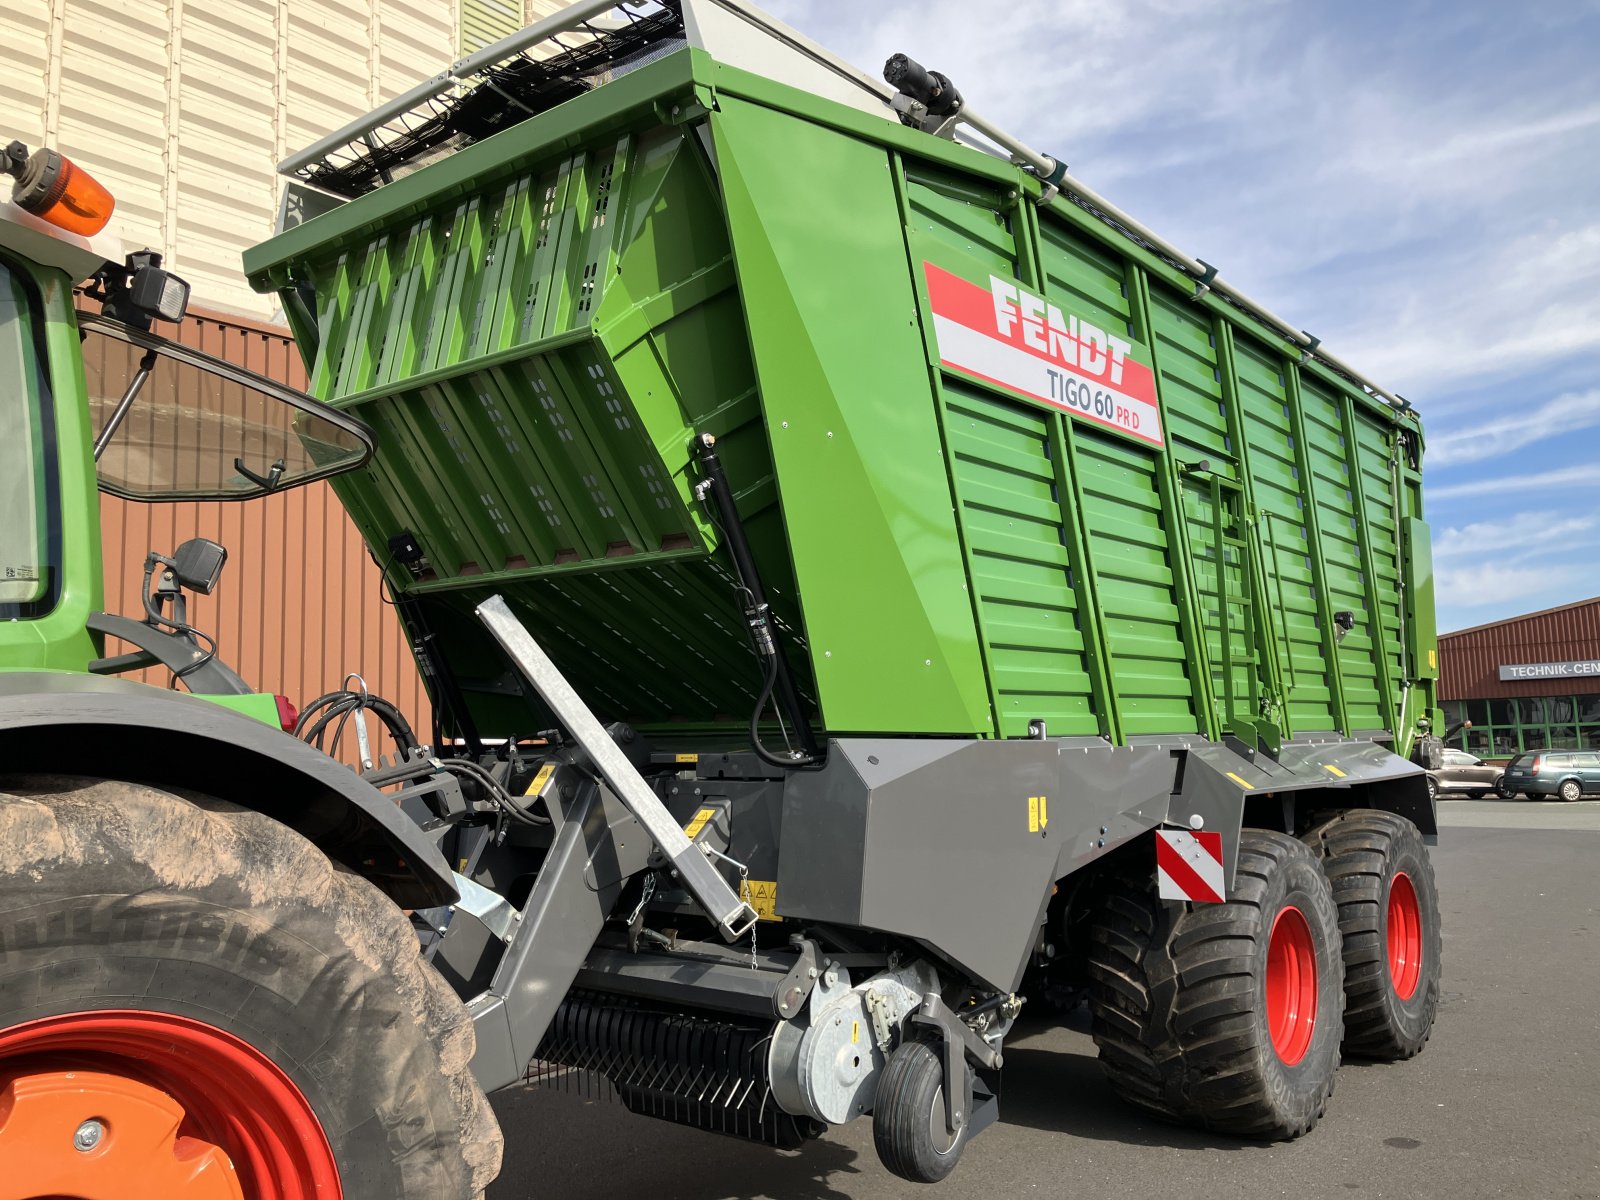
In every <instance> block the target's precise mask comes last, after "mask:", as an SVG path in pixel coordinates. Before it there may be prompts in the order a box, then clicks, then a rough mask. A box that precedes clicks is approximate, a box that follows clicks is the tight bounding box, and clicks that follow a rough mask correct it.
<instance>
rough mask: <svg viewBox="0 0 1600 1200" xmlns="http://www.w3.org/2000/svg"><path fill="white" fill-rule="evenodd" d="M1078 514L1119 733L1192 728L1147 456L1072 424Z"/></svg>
mask: <svg viewBox="0 0 1600 1200" xmlns="http://www.w3.org/2000/svg"><path fill="white" fill-rule="evenodd" d="M1075 438H1076V443H1077V460H1078V465H1079V475H1078V478H1077V486H1078V491H1079V495H1080V496H1081V497H1082V504H1083V522H1084V526H1085V528H1086V529H1087V531H1088V536H1089V544H1090V548H1091V553H1092V554H1093V557H1094V566H1095V591H1096V594H1097V595H1098V597H1099V601H1100V613H1101V617H1102V619H1103V620H1104V622H1105V628H1106V641H1107V643H1108V645H1109V648H1110V652H1111V660H1112V670H1113V673H1114V676H1115V678H1116V686H1117V702H1118V705H1119V707H1120V709H1121V715H1122V727H1123V730H1124V731H1125V732H1126V733H1129V734H1141V733H1194V732H1197V731H1198V730H1199V727H1200V726H1199V720H1198V717H1197V716H1196V714H1195V710H1194V685H1193V683H1192V682H1191V680H1190V678H1189V664H1188V662H1187V658H1186V655H1185V653H1184V646H1183V637H1182V632H1181V630H1180V628H1179V613H1178V598H1177V594H1176V591H1175V584H1174V580H1173V571H1172V565H1171V562H1170V560H1169V559H1168V557H1167V532H1166V530H1165V529H1164V528H1163V523H1162V513H1161V498H1160V493H1159V491H1158V490H1157V486H1158V485H1157V479H1156V460H1155V456H1154V455H1152V454H1151V453H1149V452H1148V451H1146V450H1143V449H1141V448H1140V447H1138V446H1135V445H1133V444H1131V443H1128V442H1125V441H1122V440H1120V439H1118V438H1115V437H1113V436H1111V435H1107V434H1101V433H1097V432H1094V431H1091V430H1086V429H1079V430H1077V431H1075Z"/></svg>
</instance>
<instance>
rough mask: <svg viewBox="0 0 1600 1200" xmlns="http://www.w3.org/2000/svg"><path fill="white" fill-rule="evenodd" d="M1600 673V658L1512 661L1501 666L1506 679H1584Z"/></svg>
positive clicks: (1501, 675) (1503, 677)
mask: <svg viewBox="0 0 1600 1200" xmlns="http://www.w3.org/2000/svg"><path fill="white" fill-rule="evenodd" d="M1593 675H1600V658H1591V659H1586V660H1579V661H1577V662H1550V663H1510V664H1502V665H1501V667H1500V678H1501V679H1502V680H1505V679H1584V678H1588V677H1589V676H1593Z"/></svg>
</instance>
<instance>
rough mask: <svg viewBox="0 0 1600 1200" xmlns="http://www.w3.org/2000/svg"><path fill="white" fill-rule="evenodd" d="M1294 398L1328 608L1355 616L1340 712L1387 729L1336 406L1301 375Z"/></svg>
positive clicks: (1355, 722)
mask: <svg viewBox="0 0 1600 1200" xmlns="http://www.w3.org/2000/svg"><path fill="white" fill-rule="evenodd" d="M1300 396H1301V400H1302V403H1303V405H1304V408H1305V419H1306V427H1307V430H1308V435H1309V437H1310V446H1309V447H1308V452H1309V456H1310V459H1311V468H1312V473H1313V480H1312V486H1313V488H1314V491H1315V494H1316V498H1317V508H1318V515H1319V518H1320V524H1321V528H1322V554H1323V563H1324V570H1325V571H1326V575H1327V580H1328V593H1329V594H1328V600H1329V604H1328V607H1329V608H1330V610H1331V611H1333V612H1341V611H1343V612H1349V613H1353V614H1355V617H1356V624H1355V628H1353V629H1352V630H1351V631H1350V632H1349V633H1348V634H1346V635H1345V636H1344V637H1343V638H1342V639H1341V640H1340V641H1339V643H1338V656H1339V671H1340V675H1341V678H1342V680H1343V684H1344V698H1345V707H1346V708H1347V709H1348V711H1349V715H1350V724H1351V727H1352V728H1354V729H1376V728H1381V727H1383V726H1384V725H1386V724H1387V723H1388V719H1387V718H1386V717H1385V715H1384V712H1383V695H1382V692H1381V691H1380V690H1379V682H1378V669H1379V661H1378V658H1377V657H1376V656H1375V655H1374V652H1373V641H1372V635H1371V629H1372V622H1371V620H1370V618H1369V616H1368V614H1367V583H1366V576H1365V574H1364V572H1363V569H1362V563H1361V534H1360V528H1359V523H1358V509H1357V507H1356V502H1355V495H1354V492H1353V490H1352V480H1351V476H1350V460H1349V458H1348V456H1347V455H1346V452H1345V451H1346V447H1345V436H1344V429H1343V423H1342V421H1341V418H1340V413H1339V402H1338V401H1337V400H1336V399H1335V398H1334V396H1333V395H1332V394H1331V393H1330V392H1329V391H1328V390H1327V389H1326V388H1325V387H1324V386H1323V385H1322V384H1321V383H1320V382H1316V381H1314V380H1313V379H1312V378H1311V377H1310V376H1309V375H1306V374H1302V375H1301V380H1300Z"/></svg>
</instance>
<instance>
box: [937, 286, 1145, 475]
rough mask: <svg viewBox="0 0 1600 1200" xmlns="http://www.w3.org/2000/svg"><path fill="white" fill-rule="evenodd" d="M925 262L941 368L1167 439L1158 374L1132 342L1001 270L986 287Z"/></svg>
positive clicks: (1098, 421)
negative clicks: (1159, 402) (1064, 308)
mask: <svg viewBox="0 0 1600 1200" xmlns="http://www.w3.org/2000/svg"><path fill="white" fill-rule="evenodd" d="M922 266H923V272H924V274H925V275H926V277H927V280H928V299H929V301H930V302H931V305H932V308H933V328H934V338H935V340H936V341H937V342H938V346H939V361H940V362H941V363H942V364H943V365H945V366H947V367H953V368H954V369H956V370H958V371H963V372H965V373H967V374H969V375H973V376H976V377H977V378H979V379H982V380H984V381H985V382H987V383H993V384H997V385H999V386H1000V387H1003V388H1007V389H1009V390H1010V391H1013V392H1020V393H1021V394H1022V395H1024V396H1025V397H1027V398H1028V399H1031V400H1036V401H1038V402H1040V403H1042V404H1046V405H1049V406H1050V407H1051V408H1057V409H1061V410H1062V411H1063V412H1068V413H1071V414H1072V415H1073V416H1075V417H1079V418H1082V419H1083V420H1087V421H1093V422H1095V423H1096V424H1098V425H1104V426H1107V427H1109V428H1111V429H1115V430H1117V431H1118V432H1119V433H1125V434H1128V435H1129V436H1131V437H1135V438H1138V439H1139V440H1140V441H1142V442H1147V443H1149V444H1150V445H1152V446H1159V445H1161V444H1162V442H1163V439H1162V436H1161V410H1160V408H1159V407H1158V405H1157V403H1156V380H1155V373H1154V372H1153V371H1151V369H1150V368H1149V366H1148V365H1146V364H1145V363H1142V362H1140V361H1138V359H1136V358H1133V357H1132V351H1133V344H1132V343H1131V342H1128V341H1126V340H1125V339H1123V338H1120V337H1118V336H1116V335H1115V334H1113V333H1111V332H1109V331H1108V330H1105V329H1102V328H1100V326H1098V325H1095V324H1093V323H1092V322H1090V321H1088V320H1085V319H1084V318H1083V317H1081V316H1078V315H1077V314H1074V313H1066V312H1063V311H1062V310H1061V309H1060V308H1059V307H1058V306H1056V305H1054V304H1051V303H1050V302H1049V301H1048V300H1046V299H1045V298H1044V297H1042V296H1036V295H1034V294H1033V293H1032V292H1030V291H1028V290H1027V289H1026V288H1023V287H1019V286H1017V285H1016V284H1014V283H1011V282H1009V281H1007V280H1005V279H1002V278H1000V277H999V276H997V275H991V276H990V277H989V286H988V287H983V286H981V285H979V284H976V283H973V282H972V281H971V280H969V279H963V278H962V277H961V276H959V275H953V274H951V273H950V272H949V271H946V270H944V269H943V268H942V267H936V266H934V265H933V264H932V263H930V262H924V263H923V264H922Z"/></svg>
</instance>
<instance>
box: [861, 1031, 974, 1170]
mask: <svg viewBox="0 0 1600 1200" xmlns="http://www.w3.org/2000/svg"><path fill="white" fill-rule="evenodd" d="M971 1128H972V1114H971V1113H964V1114H962V1125H961V1130H960V1132H958V1133H957V1134H956V1135H955V1136H954V1137H951V1136H950V1128H949V1126H948V1125H947V1124H946V1122H945V1111H944V1060H943V1058H942V1057H941V1056H940V1054H939V1052H938V1051H937V1050H936V1049H934V1047H932V1046H930V1045H929V1044H928V1043H927V1042H918V1041H905V1042H901V1043H900V1045H899V1046H898V1047H896V1048H895V1051H894V1053H893V1054H891V1055H890V1056H889V1061H888V1063H887V1064H886V1065H885V1066H884V1068H883V1075H882V1076H881V1077H880V1078H879V1080H878V1096H877V1100H876V1101H875V1102H874V1105H873V1109H872V1141H873V1144H874V1145H875V1146H876V1147H877V1149H878V1159H879V1161H881V1162H882V1163H883V1165H884V1168H885V1169H886V1170H888V1171H890V1172H891V1173H892V1174H895V1175H898V1176H899V1177H900V1178H901V1179H905V1180H909V1181H910V1182H912V1183H938V1182H939V1181H940V1180H941V1179H944V1178H945V1177H946V1176H947V1175H949V1174H950V1172H951V1171H953V1170H955V1167H956V1163H957V1162H959V1161H960V1159H961V1152H962V1151H963V1150H965V1149H966V1146H967V1132H968V1130H970V1129H971Z"/></svg>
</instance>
